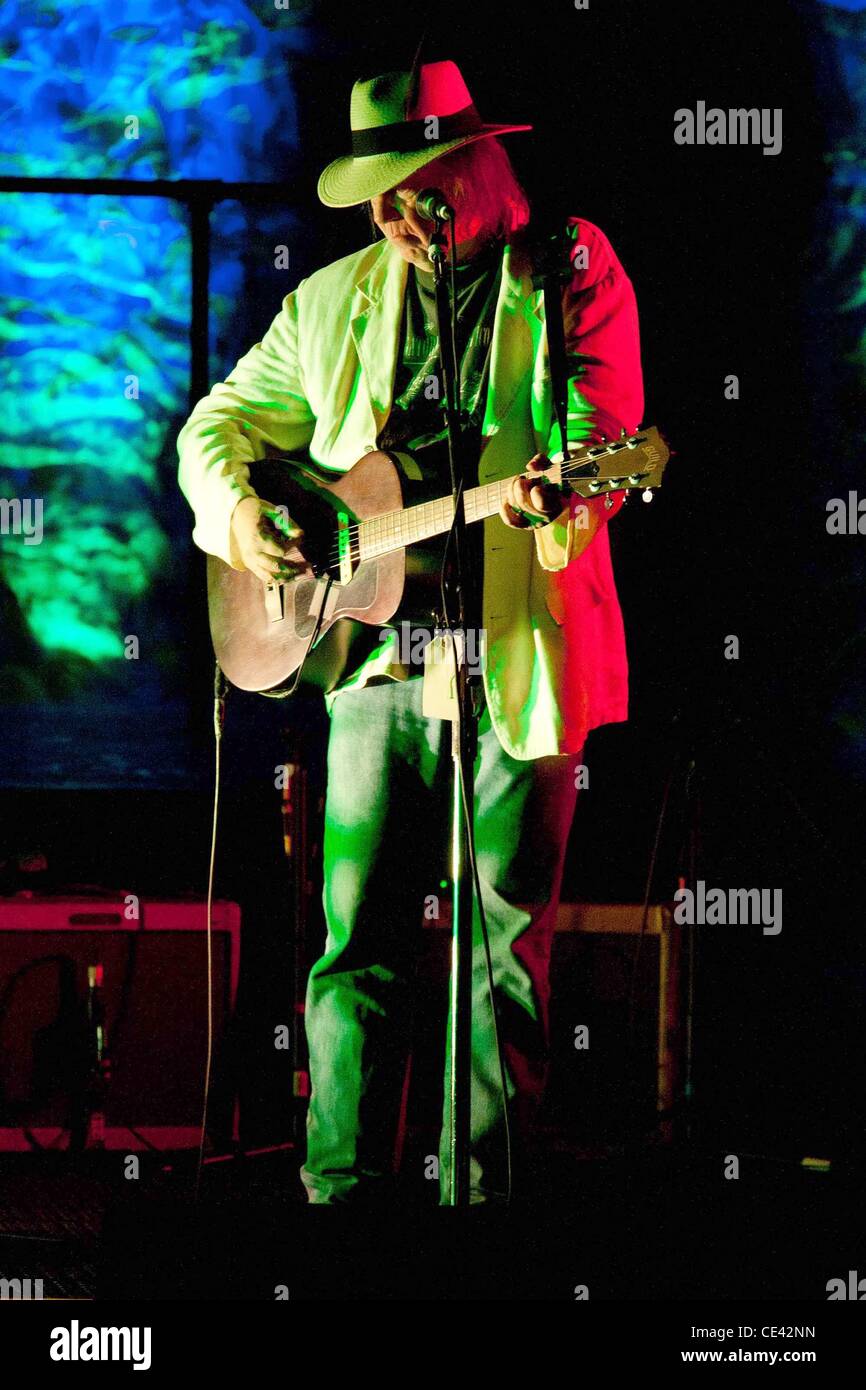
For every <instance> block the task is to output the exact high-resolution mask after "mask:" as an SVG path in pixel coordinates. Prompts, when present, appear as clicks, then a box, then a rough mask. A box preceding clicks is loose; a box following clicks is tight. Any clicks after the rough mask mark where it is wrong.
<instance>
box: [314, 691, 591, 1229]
mask: <svg viewBox="0 0 866 1390" xmlns="http://www.w3.org/2000/svg"><path fill="white" fill-rule="evenodd" d="M421 688H422V679H421V677H420V676H413V677H412V678H410V679H409V680H407V681H400V682H397V681H388V682H387V683H385V684H376V685H371V686H367V687H364V688H362V689H360V690H356V691H346V692H345V693H344V694H341V695H339V696H338V697H337V699H336V700H335V701H334V705H333V708H332V712H331V731H330V739H329V743H328V785H327V798H326V807H325V840H324V875H325V892H324V903H325V918H326V923H327V939H326V943H325V952H324V954H323V955H322V957H321V959H320V960H318V961H317V962H316V964H315V965H314V966H313V969H312V971H311V972H310V978H309V983H308V987H307V1001H306V1030H307V1040H308V1045H309V1054H310V1076H311V1082H312V1090H311V1097H310V1107H309V1112H308V1118H307V1157H306V1162H305V1164H304V1166H303V1167H302V1169H301V1177H302V1180H303V1182H304V1185H305V1187H306V1189H307V1195H308V1198H309V1200H310V1201H311V1202H315V1203H340V1202H360V1201H366V1200H370V1199H375V1198H376V1197H377V1196H386V1195H390V1194H391V1192H392V1191H393V1183H394V1150H395V1138H396V1132H397V1126H398V1117H399V1111H400V1101H401V1095H402V1087H403V1080H404V1075H405V1066H406V1059H407V1055H408V1048H409V1042H408V1038H409V1032H410V1027H409V1025H410V1021H411V1012H412V1007H413V977H414V966H415V953H416V951H417V947H418V944H419V938H420V930H421V925H422V921H423V918H424V915H425V911H426V913H427V915H428V916H430V915H432V914H433V913H434V912H435V911H436V898H437V895H438V894H439V893H441V892H443V890H442V889H441V888H440V886H439V884H440V877H441V871H442V865H443V864H444V863H446V862H447V861H446V854H445V850H446V847H447V845H448V843H449V839H450V828H451V788H452V761H451V725H450V724H449V723H447V722H445V721H442V720H439V719H427V718H425V717H424V716H423V714H422V713H421ZM478 734H479V737H478V755H477V759H476V764H475V779H476V780H475V843H476V855H477V859H478V868H479V874H480V878H481V887H482V894H483V902H484V908H485V914H486V920H487V930H488V933H489V937H490V947H491V954H492V959H493V977H494V988H495V992H496V998H497V1010H498V1019H499V1033H500V1040H501V1042H502V1045H503V1051H504V1057H505V1070H506V1078H507V1086H508V1092H509V1118H510V1120H511V1131H512V1140H513V1143H514V1146H515V1160H516V1162H515V1174H516V1176H517V1178H518V1181H519V1179H520V1174H521V1171H522V1155H524V1154H525V1153H527V1152H528V1141H529V1139H530V1136H531V1129H532V1123H533V1120H534V1117H535V1114H536V1112H537V1109H538V1106H539V1103H540V1101H541V1098H542V1095H543V1091H544V1083H545V1079H546V1072H547V1052H548V1001H549V981H548V975H549V964H550V948H551V941H552V936H553V930H554V923H555V919H556V910H557V905H558V900H559V889H560V882H561V878H562V865H563V859H564V856H565V849H566V843H567V839H568V834H569V830H570V827H571V822H572V817H573V814H574V806H575V800H576V796H577V791H576V780H577V778H576V771H575V770H576V767H577V765H578V763H579V762H580V755H568V756H563V757H550V758H539V759H536V760H534V761H530V762H521V761H518V760H516V759H515V758H512V757H510V756H509V755H508V754H507V753H506V752H504V750H503V748H502V746H501V744H500V743H499V740H498V738H497V736H496V734H495V732H494V730H493V727H492V725H491V721H490V716H489V713H488V711H487V708H486V705H484V704H483V703H482V710H481V715H480V720H479V729H478ZM473 938H474V941H473V956H474V962H473V986H472V1077H471V1161H470V1192H471V1200H472V1201H473V1202H480V1201H485V1200H496V1199H497V1198H499V1197H500V1196H501V1195H502V1194H503V1192H504V1189H505V1181H506V1180H505V1138H504V1129H503V1103H502V1094H501V1079H500V1071H499V1063H498V1059H497V1053H496V1045H495V1038H494V1033H493V1026H492V1015H491V1003H490V997H489V990H488V982H487V971H486V963H485V957H484V953H483V948H482V946H481V938H480V929H479V921H478V915H477V911H476V914H475V921H474V924H473ZM445 1052H446V1055H445V1076H446V1078H447V1068H448V1056H447V1052H448V1049H447V1044H446V1048H445ZM445 1107H446V1111H445V1116H444V1123H443V1142H442V1144H441V1145H440V1154H439V1164H438V1169H439V1174H438V1175H439V1183H440V1193H441V1200H443V1201H444V1194H445V1193H446V1192H447V1190H448V1178H449V1172H448V1166H449V1157H448V1151H447V1148H446V1144H445V1138H446V1136H447V1129H448V1126H447V1118H448V1116H447V1107H448V1094H447V1088H446V1093H445ZM429 1166H430V1167H431V1169H432V1170H433V1175H434V1176H435V1168H436V1165H435V1163H433V1164H432V1165H429Z"/></svg>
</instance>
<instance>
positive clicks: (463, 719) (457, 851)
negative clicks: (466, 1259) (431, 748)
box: [427, 216, 479, 1207]
mask: <svg viewBox="0 0 866 1390" xmlns="http://www.w3.org/2000/svg"><path fill="white" fill-rule="evenodd" d="M433 222H434V227H435V230H434V233H433V236H432V237H431V239H430V245H429V248H428V252H427V254H428V256H429V258H430V261H431V262H432V265H433V277H434V287H435V295H436V320H437V332H438V335H439V355H440V362H441V366H442V376H443V384H444V389H445V406H446V421H447V426H448V459H449V464H450V469H451V491H452V494H453V497H454V524H453V528H452V530H451V533H450V537H449V540H453V554H452V562H451V566H450V571H446V574H445V576H444V579H443V584H444V585H447V584H448V583H449V581H450V594H449V598H451V597H452V596H453V599H454V606H456V615H455V614H454V613H453V612H452V611H451V610H452V604H451V603H450V602H449V603H448V605H447V608H446V611H445V612H444V613H443V622H444V624H445V627H446V628H447V629H448V631H449V634H450V642H451V653H450V654H449V658H448V659H449V664H450V657H451V656H452V655H453V658H454V663H455V668H456V670H455V697H456V704H457V712H456V715H455V717H454V718H453V719H452V723H451V757H452V763H453V769H454V791H453V807H452V834H451V902H452V929H451V931H452V938H451V999H450V1030H449V1042H450V1062H449V1072H448V1097H449V1109H448V1115H449V1125H448V1147H449V1152H450V1165H451V1166H450V1172H449V1186H448V1194H447V1195H448V1200H447V1202H446V1203H444V1205H447V1206H455V1207H462V1206H468V1205H469V1142H470V1120H471V1053H472V909H473V876H472V852H471V839H470V837H471V836H472V833H473V811H474V805H475V755H476V748H477V738H478V731H477V722H476V717H475V711H474V708H473V701H472V689H471V680H473V679H477V677H470V676H469V674H468V671H467V651H468V642H467V640H466V634H467V633H468V631H469V628H470V626H474V627H476V628H477V627H478V625H479V617H478V604H477V576H475V575H473V574H471V572H470V565H469V555H468V545H467V538H466V513H465V509H464V505H463V498H464V492H465V483H466V451H465V448H464V441H463V431H462V419H461V414H460V377H459V367H458V363H457V357H456V344H455V342H454V336H453V333H452V324H453V320H452V316H451V307H452V306H451V305H449V295H448V288H447V285H446V282H445V274H444V271H445V259H446V248H445V238H444V236H443V234H442V228H443V224H444V219H443V218H442V217H439V216H434V218H433ZM449 222H450V230H451V264H452V267H453V265H454V264H455V258H456V239H455V235H454V218H453V216H452V217H450V218H449ZM453 309H454V312H455V314H456V303H455V304H454V306H453ZM447 555H448V551H447V549H446V558H447ZM455 618H456V621H455ZM458 631H459V633H460V634H461V637H462V641H461V638H459V637H458V636H457V633H458Z"/></svg>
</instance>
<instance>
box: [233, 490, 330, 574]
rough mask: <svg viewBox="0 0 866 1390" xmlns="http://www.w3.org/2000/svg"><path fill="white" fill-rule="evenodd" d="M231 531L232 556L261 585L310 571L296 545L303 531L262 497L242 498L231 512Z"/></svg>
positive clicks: (282, 511)
mask: <svg viewBox="0 0 866 1390" xmlns="http://www.w3.org/2000/svg"><path fill="white" fill-rule="evenodd" d="M231 534H232V548H233V550H234V552H235V556H236V557H237V558H238V559H239V560H240V562H241V564H242V565H243V567H244V569H248V570H250V571H251V573H252V574H254V575H255V576H256V578H257V579H260V580H261V581H262V583H263V584H273V583H277V584H280V583H285V582H286V581H287V580H290V579H297V578H298V576H299V575H302V574H310V575H311V574H312V573H313V570H312V569H311V567H310V564H309V562H308V561H307V560H306V558H305V557H304V554H303V552H302V550H301V548H300V542H301V541H302V540H303V536H304V533H303V531H302V530H301V528H300V527H299V526H297V525H296V524H295V522H293V521H292V519H291V518H290V517H289V515H288V513H287V511H286V509H285V507H278V506H277V505H276V504H275V503H273V502H266V501H265V500H264V498H263V497H244V498H242V499H241V501H240V502H238V505H237V506H236V507H235V509H234V512H233V513H232V521H231Z"/></svg>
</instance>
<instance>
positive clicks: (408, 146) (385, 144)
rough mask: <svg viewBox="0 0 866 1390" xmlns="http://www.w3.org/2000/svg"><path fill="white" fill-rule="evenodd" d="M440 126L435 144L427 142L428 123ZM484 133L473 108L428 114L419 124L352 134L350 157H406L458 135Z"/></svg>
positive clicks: (386, 126)
mask: <svg viewBox="0 0 866 1390" xmlns="http://www.w3.org/2000/svg"><path fill="white" fill-rule="evenodd" d="M434 119H435V120H436V121H438V122H439V126H438V133H437V135H436V138H435V140H431V138H430V121H431V120H434ZM483 129H484V122H483V121H482V119H481V117H480V116H479V114H478V112H477V111H476V109H475V107H474V105H470V106H464V107H463V110H462V111H455V112H454V113H453V114H452V115H450V116H436V115H435V113H431V115H429V116H425V117H424V118H423V119H422V120H420V121H397V122H395V123H394V124H393V125H380V126H369V127H368V128H367V129H366V130H353V131H352V154H353V155H354V156H355V158H356V159H363V157H364V156H365V155H369V154H409V153H411V152H412V151H414V150H423V149H424V146H425V145H429V144H437V143H439V142H440V141H442V140H454V139H456V138H458V137H459V136H461V135H475V134H477V132H478V131H480V130H483Z"/></svg>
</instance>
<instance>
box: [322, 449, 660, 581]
mask: <svg viewBox="0 0 866 1390" xmlns="http://www.w3.org/2000/svg"><path fill="white" fill-rule="evenodd" d="M669 457H670V449H669V448H668V445H667V443H666V441H665V440H664V439H663V437H662V436H661V435H660V434H659V431H658V430H657V429H656V428H655V427H652V428H649V429H645V430H637V431H636V432H635V433H634V434H631V435H626V432H625V430H623V432H622V434H621V436H620V437H619V439H615V440H613V441H612V442H610V443H608V442H607V441H604V442H603V443H601V444H590V445H588V446H586V447H585V448H582V449H580V450H579V451H578V452H577V453H574V454H571V455H570V456H569V457H568V458H567V459H566V460H565V461H564V462H563V463H562V464H561V465H557V466H555V468H554V469H553V470H552V472H551V473H549V474H547V475H545V476H547V478H548V480H549V481H552V482H559V481H563V482H567V483H568V484H569V486H570V487H571V489H572V491H574V492H576V493H577V494H578V495H579V496H580V497H595V496H598V495H599V494H600V493H603V492H631V491H633V490H634V489H636V488H642V489H643V490H644V497H645V499H647V500H648V499H649V498H650V497H651V495H652V492H653V491H654V490H655V489H656V488H658V487H660V486H661V480H662V474H663V473H664V469H665V465H666V463H667V460H668V458H669ZM522 471H523V470H521V472H522ZM519 476H520V474H518V473H515V474H513V475H512V477H508V478H498V479H497V480H496V482H493V483H484V484H483V485H482V486H481V487H473V488H470V489H469V491H468V492H466V493H465V494H464V508H465V511H466V520H467V522H469V523H470V524H471V523H472V522H475V521H482V520H483V519H484V518H485V517H488V516H494V515H495V514H496V513H497V512H498V511H499V508H500V505H501V503H502V501H503V499H504V497H505V496H506V494H507V492H508V489H509V487H510V485H511V483H512V480H513V478H516V477H519ZM453 521H454V499H453V497H451V495H450V494H449V495H448V496H446V497H437V498H436V500H435V501H433V502H420V503H418V504H416V505H415V506H414V507H404V508H403V509H402V510H400V511H395V512H384V513H383V514H382V515H381V516H374V517H371V518H370V519H369V520H367V521H361V522H358V523H357V524H356V525H352V526H348V527H347V528H346V530H345V532H344V534H343V536H342V545H343V546H348V547H350V548H351V551H352V553H353V557H354V559H355V560H358V561H361V560H373V559H376V558H377V557H378V556H380V555H388V554H390V553H391V552H392V551H394V550H403V549H405V547H406V546H410V545H415V544H417V542H418V541H426V540H430V539H431V538H432V537H433V536H441V535H444V533H445V532H446V531H450V529H451V525H452V523H453Z"/></svg>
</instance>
